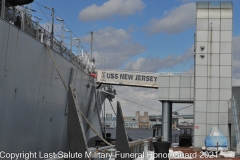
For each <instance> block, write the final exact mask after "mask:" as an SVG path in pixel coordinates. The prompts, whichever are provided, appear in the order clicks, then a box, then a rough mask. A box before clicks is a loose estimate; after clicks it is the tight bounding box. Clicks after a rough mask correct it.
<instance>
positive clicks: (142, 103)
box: [106, 86, 193, 116]
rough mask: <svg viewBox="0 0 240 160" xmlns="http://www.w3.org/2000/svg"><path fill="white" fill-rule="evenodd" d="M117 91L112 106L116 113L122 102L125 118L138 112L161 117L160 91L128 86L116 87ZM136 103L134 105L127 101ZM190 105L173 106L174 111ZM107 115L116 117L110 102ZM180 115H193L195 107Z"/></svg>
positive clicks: (107, 106) (185, 110)
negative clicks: (118, 105)
mask: <svg viewBox="0 0 240 160" xmlns="http://www.w3.org/2000/svg"><path fill="white" fill-rule="evenodd" d="M114 88H115V89H116V91H117V96H116V98H114V99H113V102H112V105H113V108H114V110H115V111H116V106H117V101H120V103H121V107H122V111H123V115H124V116H135V112H136V111H140V114H141V115H143V112H148V113H149V115H161V113H162V112H161V111H162V103H161V102H160V101H158V90H157V89H151V88H138V87H126V86H114ZM119 97H122V98H124V99H128V100H130V101H133V102H136V103H137V104H136V103H132V102H129V101H126V100H124V99H122V98H119ZM185 106H189V104H175V103H174V104H173V111H176V110H179V109H181V108H183V107H185ZM106 113H111V114H113V116H115V115H114V113H113V111H112V108H111V106H110V104H109V103H108V102H106ZM179 113H180V114H193V107H189V108H187V109H183V110H181V111H179Z"/></svg>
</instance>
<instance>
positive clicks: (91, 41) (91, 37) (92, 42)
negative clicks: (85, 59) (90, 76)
mask: <svg viewBox="0 0 240 160" xmlns="http://www.w3.org/2000/svg"><path fill="white" fill-rule="evenodd" d="M92 47H93V32H91V59H90V62H92Z"/></svg>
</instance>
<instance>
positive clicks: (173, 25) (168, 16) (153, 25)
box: [148, 3, 196, 34]
mask: <svg viewBox="0 0 240 160" xmlns="http://www.w3.org/2000/svg"><path fill="white" fill-rule="evenodd" d="M195 19H196V4H195V3H187V4H183V5H181V6H179V7H178V8H174V9H172V10H171V11H166V12H165V17H164V18H162V19H153V20H151V21H150V23H149V25H148V28H149V29H148V30H149V31H150V33H152V34H154V33H160V32H166V33H170V34H174V33H180V32H182V31H184V30H186V29H189V28H193V27H195Z"/></svg>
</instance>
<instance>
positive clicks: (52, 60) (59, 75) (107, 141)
mask: <svg viewBox="0 0 240 160" xmlns="http://www.w3.org/2000/svg"><path fill="white" fill-rule="evenodd" d="M45 46H46V47H47V49H48V53H49V55H50V57H51V59H52V62H53V64H54V67H55V68H56V70H57V72H58V75H59V77H60V78H61V81H62V83H63V85H64V87H65V88H66V90H67V91H69V90H68V88H67V85H66V83H65V82H64V79H63V78H62V76H61V73H60V72H59V70H58V68H57V65H56V63H55V61H54V59H53V57H52V55H51V53H50V50H49V48H48V46H47V44H46V43H45ZM79 111H80V114H81V115H82V117H83V118H84V119H85V121H86V122H87V124H88V125H89V127H90V128H91V129H92V130H93V132H94V133H95V134H96V135H97V136H98V137H99V138H100V139H101V140H102V141H103V142H105V143H106V144H107V145H109V146H111V145H112V144H110V143H109V142H108V141H106V140H105V139H104V138H103V137H102V136H101V135H100V134H99V133H98V132H97V131H96V130H95V129H94V128H93V126H92V125H91V123H90V122H89V121H88V119H87V118H86V117H85V115H84V114H83V112H82V110H81V109H80V107H79ZM100 123H101V122H100Z"/></svg>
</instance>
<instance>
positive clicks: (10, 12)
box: [4, 8, 94, 73]
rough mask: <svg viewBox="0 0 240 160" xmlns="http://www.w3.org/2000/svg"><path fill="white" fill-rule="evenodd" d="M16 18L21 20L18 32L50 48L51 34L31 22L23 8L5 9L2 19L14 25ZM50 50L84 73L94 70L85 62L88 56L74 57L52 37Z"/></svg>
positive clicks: (35, 22) (34, 22) (36, 23)
mask: <svg viewBox="0 0 240 160" xmlns="http://www.w3.org/2000/svg"><path fill="white" fill-rule="evenodd" d="M17 17H20V19H21V27H20V28H19V29H20V30H22V31H24V32H26V33H28V34H29V35H31V36H32V37H34V38H35V39H36V40H38V41H39V42H41V43H43V44H44V43H45V44H47V45H48V46H49V47H51V45H50V39H51V37H52V35H51V33H50V32H49V31H48V30H46V29H44V28H43V27H42V26H41V25H39V24H38V22H37V21H34V20H32V19H31V16H30V15H28V14H27V13H26V10H25V8H24V9H23V10H19V9H17V8H13V9H11V8H5V17H4V19H5V20H6V21H7V22H8V23H10V24H12V25H14V22H15V21H16V19H17ZM51 49H52V50H54V51H55V52H56V53H58V54H59V55H61V56H62V57H63V58H65V59H67V60H68V61H69V62H71V63H73V64H75V65H77V66H78V67H80V68H81V69H83V70H84V71H85V72H86V73H90V72H92V71H93V69H94V67H93V66H92V65H91V64H90V63H88V62H87V61H89V60H88V59H89V57H88V55H83V57H82V56H81V57H78V56H76V55H74V54H73V53H72V52H70V50H69V49H68V48H67V47H66V46H65V45H64V44H62V43H61V42H60V41H59V40H58V39H57V38H56V37H53V47H52V48H51Z"/></svg>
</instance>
